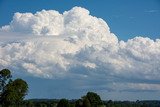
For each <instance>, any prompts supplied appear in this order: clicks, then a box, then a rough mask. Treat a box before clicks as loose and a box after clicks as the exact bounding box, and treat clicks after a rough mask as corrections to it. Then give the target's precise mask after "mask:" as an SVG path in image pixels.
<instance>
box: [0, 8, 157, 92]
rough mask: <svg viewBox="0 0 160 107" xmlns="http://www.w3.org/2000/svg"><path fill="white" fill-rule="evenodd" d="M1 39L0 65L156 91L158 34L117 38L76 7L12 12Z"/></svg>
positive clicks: (101, 86)
mask: <svg viewBox="0 0 160 107" xmlns="http://www.w3.org/2000/svg"><path fill="white" fill-rule="evenodd" d="M0 39H1V40H0V69H3V68H9V69H11V70H12V71H14V73H17V74H20V75H30V76H38V77H41V78H51V79H55V78H56V79H59V78H65V79H72V80H73V81H75V84H78V85H79V84H80V85H81V87H78V85H77V86H76V88H78V89H79V88H84V89H88V88H89V89H90V88H98V89H100V90H101V89H103V90H105V89H109V90H115V89H119V90H121V91H123V90H127V89H130V90H160V85H159V83H160V39H156V40H152V39H150V38H144V37H135V38H133V39H129V40H128V41H127V42H124V41H119V40H118V38H117V36H115V35H114V34H113V33H111V32H110V30H109V27H108V25H107V23H106V22H105V21H104V20H103V19H101V18H97V17H94V16H91V15H90V13H89V11H88V10H86V9H84V8H81V7H74V8H72V9H71V10H69V11H65V12H64V13H63V14H60V13H59V12H57V11H55V10H48V11H46V10H42V11H40V12H37V13H35V14H32V13H15V15H14V16H13V20H12V21H11V22H10V24H9V25H6V26H2V27H1V29H0ZM80 81H83V82H84V83H83V84H81V82H80ZM72 87H74V86H72Z"/></svg>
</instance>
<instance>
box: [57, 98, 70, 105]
mask: <svg viewBox="0 0 160 107" xmlns="http://www.w3.org/2000/svg"><path fill="white" fill-rule="evenodd" d="M57 107H69V102H68V100H67V99H61V100H60V101H59V102H58V105H57Z"/></svg>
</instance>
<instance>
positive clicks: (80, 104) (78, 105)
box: [75, 99, 83, 107]
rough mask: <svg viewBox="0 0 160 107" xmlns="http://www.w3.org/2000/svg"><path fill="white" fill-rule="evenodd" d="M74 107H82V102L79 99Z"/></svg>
mask: <svg viewBox="0 0 160 107" xmlns="http://www.w3.org/2000/svg"><path fill="white" fill-rule="evenodd" d="M75 107H83V101H82V100H81V99H79V100H77V101H76V102H75Z"/></svg>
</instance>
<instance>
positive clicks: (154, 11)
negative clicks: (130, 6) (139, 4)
mask: <svg viewBox="0 0 160 107" xmlns="http://www.w3.org/2000/svg"><path fill="white" fill-rule="evenodd" d="M145 12H146V13H157V12H159V10H146V11H145Z"/></svg>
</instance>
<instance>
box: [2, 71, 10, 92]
mask: <svg viewBox="0 0 160 107" xmlns="http://www.w3.org/2000/svg"><path fill="white" fill-rule="evenodd" d="M11 77H12V75H11V71H10V70H8V69H3V70H1V71H0V93H3V91H4V88H5V86H6V84H7V83H8V82H9V81H11Z"/></svg>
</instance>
